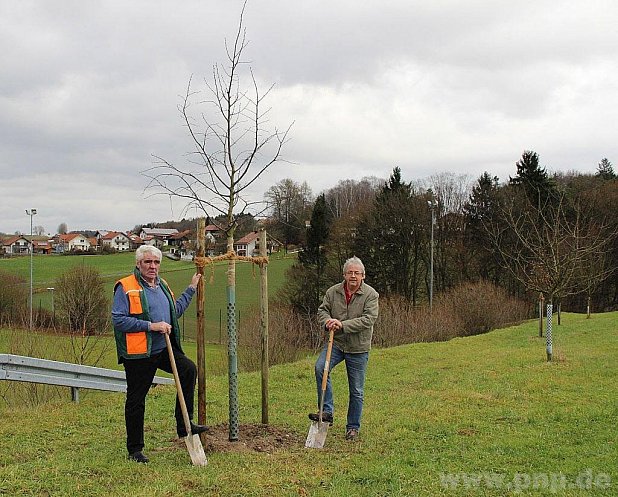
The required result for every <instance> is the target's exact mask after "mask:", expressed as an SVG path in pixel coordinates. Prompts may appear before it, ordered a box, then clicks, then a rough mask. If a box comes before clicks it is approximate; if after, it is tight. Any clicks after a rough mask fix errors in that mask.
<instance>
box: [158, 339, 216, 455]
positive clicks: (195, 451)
mask: <svg viewBox="0 0 618 497" xmlns="http://www.w3.org/2000/svg"><path fill="white" fill-rule="evenodd" d="M165 343H166V344H167V352H168V353H169V355H170V364H171V365H172V372H173V373H174V381H175V382H176V390H177V392H178V402H179V404H180V409H181V410H182V417H183V419H184V422H185V429H186V430H187V436H186V437H184V440H185V444H186V445H187V450H188V451H189V455H190V456H191V462H192V463H193V466H206V464H207V463H208V461H207V460H206V454H204V447H203V446H202V441H201V440H200V436H199V435H193V434H192V433H191V421H190V420H189V413H188V412H187V404H186V403H185V396H184V395H183V393H182V387H181V385H180V378H179V377H178V369H176V360H175V359H174V352H173V351H172V343H171V342H170V336H169V334H168V333H165Z"/></svg>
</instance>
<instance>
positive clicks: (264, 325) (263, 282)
mask: <svg viewBox="0 0 618 497" xmlns="http://www.w3.org/2000/svg"><path fill="white" fill-rule="evenodd" d="M260 256H261V257H266V230H265V229H264V228H262V229H260ZM260 324H261V330H262V423H263V424H265V425H267V424H268V266H267V265H266V264H260Z"/></svg>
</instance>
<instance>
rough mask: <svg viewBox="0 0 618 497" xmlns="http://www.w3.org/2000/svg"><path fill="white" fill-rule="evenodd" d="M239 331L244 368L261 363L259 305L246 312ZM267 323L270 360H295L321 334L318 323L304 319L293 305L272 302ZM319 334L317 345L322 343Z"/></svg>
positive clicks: (249, 369)
mask: <svg viewBox="0 0 618 497" xmlns="http://www.w3.org/2000/svg"><path fill="white" fill-rule="evenodd" d="M247 315H248V316H249V317H248V318H245V319H243V322H242V329H241V331H240V332H239V334H238V336H239V356H240V357H239V362H240V365H241V367H242V369H244V370H248V371H256V370H259V369H260V367H261V356H262V352H261V351H262V338H261V337H262V334H261V320H260V311H259V309H254V310H253V311H251V312H249V313H247ZM268 315H269V320H268V321H269V326H268V362H269V364H271V365H272V364H281V363H284V362H291V361H294V360H296V359H298V358H300V357H301V356H302V354H303V353H306V352H307V351H311V350H313V348H314V346H315V345H316V344H315V343H313V342H315V340H312V338H311V337H315V336H318V335H319V331H318V329H317V328H318V326H317V323H315V322H314V321H313V320H307V319H304V318H303V317H302V316H301V315H299V314H298V313H296V312H294V310H293V309H292V307H291V306H286V305H283V304H270V306H269V310H268ZM319 338H320V337H318V340H317V341H318V345H319V344H320V343H321V341H320V339H319Z"/></svg>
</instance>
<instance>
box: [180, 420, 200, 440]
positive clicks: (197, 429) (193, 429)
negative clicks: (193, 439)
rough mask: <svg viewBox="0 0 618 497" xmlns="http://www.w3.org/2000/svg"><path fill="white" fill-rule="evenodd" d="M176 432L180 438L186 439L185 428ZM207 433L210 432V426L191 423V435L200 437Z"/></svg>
mask: <svg viewBox="0 0 618 497" xmlns="http://www.w3.org/2000/svg"><path fill="white" fill-rule="evenodd" d="M176 431H177V433H178V437H179V438H185V437H186V436H187V430H186V429H185V427H184V426H183V427H182V428H178V429H177V430H176ZM205 431H208V426H206V425H196V424H195V423H194V422H193V421H191V435H199V434H200V433H204V432H205Z"/></svg>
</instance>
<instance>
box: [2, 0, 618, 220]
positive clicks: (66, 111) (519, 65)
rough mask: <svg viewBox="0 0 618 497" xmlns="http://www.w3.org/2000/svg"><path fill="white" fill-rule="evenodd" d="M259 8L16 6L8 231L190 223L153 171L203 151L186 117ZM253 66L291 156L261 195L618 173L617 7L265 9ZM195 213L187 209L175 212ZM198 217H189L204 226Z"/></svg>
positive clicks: (9, 74)
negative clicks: (150, 179) (527, 171)
mask: <svg viewBox="0 0 618 497" xmlns="http://www.w3.org/2000/svg"><path fill="white" fill-rule="evenodd" d="M241 5H242V2H241V1H239V0H234V1H221V0H219V1H211V2H198V1H195V0H194V1H187V2H177V3H172V2H167V1H163V0H158V1H145V0H142V1H139V0H138V1H134V2H121V1H106V2H80V1H67V0H64V1H63V2H34V1H32V2H28V1H19V2H18V1H8V2H3V3H2V4H0V43H1V44H2V47H6V48H4V49H3V58H2V62H1V63H0V64H1V65H0V70H1V74H2V78H1V79H0V106H1V107H0V108H2V112H1V113H0V178H1V179H0V209H1V212H2V214H3V215H2V218H1V220H0V231H5V232H13V231H16V230H21V231H26V230H27V229H28V228H29V227H28V224H29V221H28V219H27V218H26V216H25V213H24V209H25V208H30V207H37V208H38V209H39V213H40V214H39V215H37V218H38V219H37V223H36V224H42V225H44V226H45V227H46V228H47V230H48V231H54V230H55V229H56V227H57V225H58V224H59V223H60V222H67V224H68V225H69V227H70V228H75V229H79V228H84V229H85V228H96V227H101V228H107V229H128V228H131V227H132V226H133V225H135V224H138V223H142V222H148V221H153V220H166V219H171V218H172V217H178V216H180V215H181V214H182V207H183V206H182V205H180V204H178V203H177V202H172V203H170V201H169V200H168V199H165V198H154V199H153V198H148V197H147V196H146V195H145V194H144V192H143V190H144V187H145V186H146V183H147V181H146V178H144V177H143V176H142V175H140V171H143V170H144V169H146V168H148V167H149V166H150V165H151V164H152V154H157V155H161V156H163V157H166V158H168V159H170V160H173V161H174V162H179V163H182V161H184V160H185V158H184V156H185V154H186V152H188V151H190V150H191V143H190V142H189V140H188V137H187V135H186V132H185V130H184V128H183V125H182V122H181V120H180V118H179V115H178V111H177V105H178V103H179V95H180V94H182V93H183V92H184V91H185V88H186V85H187V82H188V80H189V77H191V75H193V83H194V88H196V89H200V88H201V89H203V88H204V85H203V80H204V79H206V80H209V79H210V77H211V71H212V66H213V64H215V63H218V62H223V61H224V60H225V50H224V39H227V40H228V41H231V40H232V39H233V37H234V35H235V30H236V27H237V19H238V14H239V12H240V8H241ZM245 21H246V28H247V37H248V39H249V41H250V43H249V46H248V47H247V52H246V54H247V59H248V60H249V61H250V62H251V65H252V68H253V70H254V73H255V75H256V77H257V78H258V81H259V82H260V84H261V86H262V87H263V88H265V87H268V86H269V85H270V84H272V83H276V86H275V88H274V90H273V92H272V93H271V95H270V99H269V104H270V105H271V106H272V111H271V114H270V123H271V124H272V125H278V126H280V127H283V126H286V125H288V124H289V123H290V122H292V121H294V123H295V124H294V127H293V129H292V134H291V138H292V139H291V141H290V142H289V143H288V145H287V147H286V149H285V157H286V158H287V159H289V160H291V161H292V162H293V163H294V164H281V165H279V166H277V167H276V168H273V169H272V170H271V171H269V172H268V174H266V175H265V176H264V178H262V179H261V180H260V181H259V182H257V183H256V185H255V188H254V189H253V191H252V192H251V199H252V200H260V199H261V197H262V193H263V191H264V190H266V189H267V188H268V187H269V186H271V185H272V184H274V183H276V182H277V181H279V180H281V179H283V178H285V177H292V178H294V179H296V180H298V181H304V180H306V181H307V182H308V183H309V185H310V186H311V187H312V189H313V190H314V192H316V193H317V192H319V191H321V190H322V189H325V188H329V187H331V186H334V185H335V184H336V183H337V181H339V180H340V179H344V178H354V179H360V178H362V177H363V176H367V175H376V176H381V177H386V176H387V175H388V174H389V173H390V171H391V170H392V168H393V167H394V166H400V167H401V168H402V170H403V174H404V178H405V179H410V180H411V179H420V178H424V177H428V176H430V175H432V174H435V173H439V172H444V171H448V172H453V173H456V174H459V173H464V172H465V173H468V174H470V175H472V176H478V175H480V174H481V173H482V172H483V171H485V170H488V171H489V172H491V173H492V174H495V175H498V176H499V177H500V178H501V179H502V180H505V179H508V176H509V175H512V174H514V171H515V166H514V164H515V162H516V161H517V160H518V158H519V157H520V155H521V153H522V151H523V150H524V149H533V150H535V151H536V152H538V153H539V154H540V157H541V161H542V163H543V164H544V165H546V166H547V167H548V168H549V169H550V170H553V171H557V170H570V169H576V170H579V171H582V172H592V171H594V170H595V169H596V165H597V164H598V162H599V161H600V160H601V159H602V158H603V157H608V158H609V159H610V160H611V161H614V162H615V161H616V160H618V159H616V156H617V154H616V150H617V145H616V144H615V139H614V136H613V127H612V123H613V122H614V121H615V120H616V113H617V112H618V111H616V109H618V105H617V104H618V101H617V100H618V96H617V95H618V92H617V91H616V89H617V88H616V86H617V83H616V81H617V78H616V64H615V48H614V47H615V46H618V35H617V34H616V30H615V25H616V23H617V21H618V6H617V5H616V4H614V3H613V2H610V1H604V0H592V1H589V2H580V1H575V0H573V1H568V2H561V3H559V4H557V3H556V2H555V1H552V0H541V1H532V0H524V1H522V2H511V3H507V2H490V1H487V0H485V1H480V0H476V1H467V2H456V1H454V0H438V1H435V2H421V1H410V0H405V1H404V0H401V1H390V2H378V1H369V2H357V1H352V0H345V1H343V0H338V1H334V2H333V1H329V2H327V1H325V0H316V1H313V2H301V3H298V2H285V1H282V0H269V1H260V2H257V1H250V2H249V3H248V6H247V10H246V13H245ZM177 204H178V205H177ZM189 214H190V213H189Z"/></svg>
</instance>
